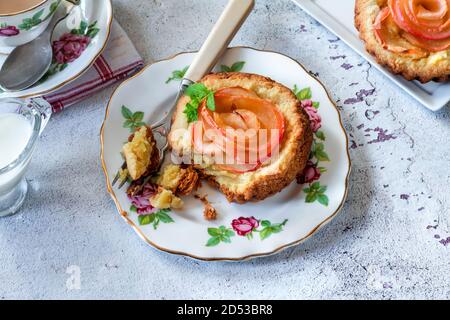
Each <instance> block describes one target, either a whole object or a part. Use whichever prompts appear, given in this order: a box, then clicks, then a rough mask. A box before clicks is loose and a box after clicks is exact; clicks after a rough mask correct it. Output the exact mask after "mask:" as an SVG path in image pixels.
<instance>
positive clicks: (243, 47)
mask: <svg viewBox="0 0 450 320" xmlns="http://www.w3.org/2000/svg"><path fill="white" fill-rule="evenodd" d="M230 49H251V50H255V51H259V52H268V53H275V54H279V55H282V56H284V57H286V58H288V59H290V60H292V61H294V62H295V63H297V64H298V65H299V66H300V67H301V68H302V69H303V70H304V71H305V72H306V73H307V74H308V75H309V76H310V77H311V78H313V79H314V80H315V81H317V83H318V84H319V85H320V86H321V87H322V88H323V89H324V90H325V92H326V94H327V97H328V100H330V102H331V104H332V105H333V107H334V109H335V110H336V113H337V115H338V119H339V124H340V126H341V129H342V131H343V133H344V136H345V146H346V154H347V160H348V168H347V170H348V171H347V176H346V178H345V191H344V196H343V197H342V201H341V203H340V204H339V206H338V207H337V209H336V210H335V211H334V212H333V214H331V215H330V216H329V217H328V218H326V219H325V220H324V221H322V222H321V223H319V224H318V225H317V226H316V227H314V228H313V229H312V230H311V232H310V233H308V234H307V235H306V236H305V237H303V238H301V239H299V240H296V241H293V242H291V243H288V244H285V245H283V246H281V247H278V248H277V249H275V250H272V251H270V252H263V253H255V254H251V255H247V256H244V257H240V258H206V257H199V256H195V255H192V254H189V253H186V252H181V251H174V250H170V249H167V248H163V247H161V246H159V245H157V244H155V243H154V242H152V241H151V240H150V239H148V238H147V237H146V236H145V234H144V233H143V232H142V230H141V229H140V228H139V227H138V226H137V225H136V224H135V223H134V222H133V221H132V220H130V219H129V218H128V213H127V212H126V211H124V210H123V209H122V206H121V205H120V203H119V200H118V199H117V197H116V195H115V193H114V191H113V189H112V186H111V182H110V181H109V175H108V170H107V169H106V164H105V159H104V150H103V149H104V137H103V134H104V128H105V124H106V120H107V119H108V115H109V107H110V106H111V101H112V98H113V97H114V96H115V94H116V92H117V91H118V90H119V89H120V88H122V86H123V85H125V83H127V82H129V81H131V80H132V79H134V78H137V77H139V76H140V75H141V74H142V73H144V72H145V71H146V70H147V69H148V68H149V67H151V66H152V65H154V64H157V63H160V62H164V61H170V60H173V59H175V58H176V57H178V56H179V55H182V54H189V53H196V52H197V51H186V52H180V53H177V54H175V55H173V56H171V57H169V58H166V59H162V60H158V61H155V62H153V63H150V64H148V65H146V66H145V67H144V68H143V69H142V70H140V71H139V72H138V73H136V74H135V75H134V76H132V77H130V78H128V79H127V80H125V81H124V82H122V83H121V84H120V85H119V86H118V87H117V88H116V89H115V90H114V91H113V93H112V95H111V97H110V99H109V101H108V105H107V106H106V111H105V118H104V120H103V124H102V127H101V129H100V144H101V150H100V158H101V161H102V169H103V173H104V174H105V178H106V187H107V190H108V193H109V194H110V196H111V197H112V199H113V201H114V203H115V205H116V208H117V210H118V212H119V214H120V215H121V216H122V218H123V219H124V220H125V222H127V223H128V224H129V225H130V226H131V227H132V228H133V229H134V231H135V232H136V233H137V234H138V235H139V236H140V237H141V238H142V240H144V241H145V242H146V243H147V244H149V245H150V246H152V247H154V248H156V249H158V250H160V251H163V252H166V253H170V254H174V255H180V256H186V257H190V258H193V259H196V260H201V261H244V260H249V259H253V258H258V257H266V256H271V255H274V254H277V253H279V252H281V251H283V250H284V249H287V248H290V247H294V246H296V245H299V244H301V243H302V242H304V241H306V240H307V239H308V238H310V237H311V236H312V235H313V234H315V233H316V232H317V231H318V230H320V229H321V228H322V227H324V226H325V225H326V224H328V223H329V222H330V221H331V220H332V219H333V218H334V217H335V216H336V215H337V214H338V213H339V211H341V209H342V207H343V206H344V203H345V201H346V199H347V195H348V184H349V178H350V172H351V160H350V152H349V142H348V136H347V133H346V131H345V129H344V126H343V124H342V117H341V114H340V113H339V110H338V108H337V106H336V103H335V102H334V101H333V99H331V96H330V93H329V92H328V90H327V89H326V87H325V86H324V85H323V84H322V82H321V81H320V80H319V79H318V78H317V77H316V76H314V75H312V74H310V73H309V72H308V70H307V69H306V68H305V67H304V66H303V65H302V64H301V63H300V62H298V61H297V60H295V59H293V58H291V57H289V56H288V55H285V54H283V53H279V52H276V51H271V50H261V49H256V48H252V47H247V46H236V47H230V48H228V50H230Z"/></svg>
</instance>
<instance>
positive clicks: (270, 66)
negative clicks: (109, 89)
mask: <svg viewBox="0 0 450 320" xmlns="http://www.w3.org/2000/svg"><path fill="white" fill-rule="evenodd" d="M194 54H195V53H183V54H179V55H177V56H176V57H174V58H171V59H168V60H164V61H161V62H157V63H154V64H152V65H149V66H148V67H146V68H145V69H144V70H143V71H142V72H141V73H139V74H138V75H136V76H135V77H133V78H131V79H129V80H127V81H125V82H124V83H123V84H122V85H121V86H120V87H119V88H118V89H117V90H116V91H115V92H114V94H113V95H112V97H111V100H110V102H109V104H108V107H107V110H106V116H105V120H104V123H103V126H102V130H101V145H102V152H101V158H102V165H103V170H104V172H105V175H106V183H107V187H108V192H109V193H110V194H111V196H112V198H113V199H114V201H115V204H116V206H117V209H118V210H119V212H120V213H121V215H122V216H123V218H124V219H125V220H126V221H127V222H128V223H129V224H130V226H131V227H133V228H134V230H135V231H136V232H137V233H138V234H139V235H140V236H141V237H142V238H143V239H144V240H145V241H146V242H147V243H149V244H150V245H152V246H154V247H156V248H158V249H160V250H163V251H166V252H170V253H174V254H181V255H186V256H190V257H192V258H196V259H201V260H210V261H211V260H242V259H249V258H253V257H257V256H264V255H270V254H273V253H276V252H279V251H280V250H282V249H284V248H287V247H289V246H292V245H296V244H298V243H300V242H302V241H304V240H305V239H306V238H308V237H310V236H311V235H312V234H313V233H315V232H316V231H317V230H318V229H319V228H320V227H322V226H323V225H325V224H326V223H327V222H329V221H330V220H331V219H332V218H333V217H334V216H335V215H336V214H337V212H338V211H339V210H340V209H341V207H342V205H343V203H344V200H345V197H346V194H347V187H348V186H347V184H348V176H349V173H350V159H349V154H348V140H347V136H346V133H345V131H344V129H343V126H342V123H341V119H340V116H339V112H338V110H337V109H336V107H335V105H334V103H333V102H332V101H331V99H330V97H329V95H328V93H327V91H326V90H325V88H324V87H323V86H322V84H321V83H320V82H319V81H318V80H317V79H315V78H313V77H312V76H311V75H310V74H309V73H308V72H307V71H305V69H304V68H303V67H302V66H301V65H300V64H299V63H298V62H296V61H295V60H293V59H291V58H289V57H287V56H284V55H281V54H279V53H275V52H266V51H258V50H255V49H251V48H242V47H239V48H231V49H228V51H227V52H226V53H225V55H224V56H223V58H222V59H221V61H220V62H219V63H218V66H221V65H226V66H232V65H233V64H234V63H235V62H239V61H244V62H245V65H244V67H243V69H242V72H249V73H256V74H261V75H264V76H268V77H270V78H272V79H274V80H276V81H278V82H280V83H282V84H284V85H286V86H287V87H289V88H293V87H294V86H295V85H297V86H298V87H299V88H310V89H311V91H310V92H311V94H312V100H313V101H317V102H319V103H320V106H319V108H318V113H319V114H320V117H321V118H322V127H321V129H320V131H319V133H317V135H316V137H315V140H316V142H317V148H316V149H317V150H322V151H319V152H318V153H317V156H318V157H319V158H321V160H322V161H320V163H319V165H318V167H322V171H326V172H324V173H322V174H321V176H320V179H319V180H318V181H314V182H311V185H312V184H314V186H312V187H311V186H310V185H299V184H297V183H296V182H295V183H292V184H291V185H290V186H289V187H288V188H286V189H285V190H283V191H282V192H281V193H279V194H277V195H275V196H273V197H271V198H268V199H266V200H264V201H262V202H258V203H248V204H245V205H239V204H229V203H228V202H227V201H226V199H225V196H224V195H222V194H221V193H219V192H218V191H216V190H213V189H212V188H210V187H208V186H205V185H204V186H203V187H202V188H201V189H200V190H199V192H198V193H199V194H201V195H203V194H207V195H208V199H209V200H210V201H211V202H212V203H213V206H214V207H215V208H216V209H217V211H218V213H219V217H218V220H216V221H214V222H208V221H206V220H204V218H203V205H202V204H201V202H200V201H199V200H197V199H194V198H193V197H187V198H185V199H184V200H185V207H184V209H183V210H182V211H172V212H170V213H168V216H169V217H170V218H168V217H167V216H161V217H159V218H158V219H155V220H154V221H153V222H155V221H156V220H158V221H159V224H157V225H156V228H154V225H153V223H152V224H149V225H144V226H141V225H140V222H139V219H138V215H137V213H135V212H133V211H132V210H131V202H130V201H129V200H128V198H127V195H126V192H125V190H118V189H117V188H116V187H112V186H111V181H112V179H113V177H114V175H115V173H116V171H117V169H118V168H119V167H120V166H121V164H122V162H123V160H122V157H121V154H120V151H121V148H122V146H123V143H124V142H125V141H126V140H127V137H128V136H129V134H130V132H129V130H128V129H125V128H124V127H123V125H124V122H125V119H124V116H123V114H122V112H121V111H122V106H126V107H128V108H129V109H130V110H131V112H133V113H134V112H138V111H142V112H144V114H145V116H144V118H143V120H144V121H146V122H148V123H154V122H156V121H157V120H158V119H159V118H160V117H161V116H162V114H163V113H164V112H167V108H169V107H170V106H171V104H172V103H173V99H174V97H175V93H176V91H177V88H178V83H177V82H176V81H172V82H170V83H169V84H166V80H167V79H168V78H169V77H170V76H171V75H172V72H173V71H175V70H182V69H184V68H185V67H186V66H188V65H189V64H190V63H191V61H192V60H193V57H194ZM216 70H218V68H216ZM308 92H309V91H308V90H304V91H303V93H302V95H303V97H304V98H308V95H309V94H308ZM322 134H323V135H324V136H322ZM319 137H321V138H322V139H324V140H321V139H319ZM327 157H328V158H329V160H330V161H324V160H326V158H327ZM314 161H316V159H314ZM316 178H318V177H317V176H316ZM325 187H326V190H325ZM306 188H309V189H310V190H309V191H310V193H311V191H312V190H311V189H314V190H317V191H318V193H317V194H316V196H314V195H313V194H310V196H309V197H310V198H311V199H310V200H315V201H314V202H313V203H306V197H307V194H306V193H305V191H304V189H306ZM124 189H126V188H124ZM314 198H316V199H314ZM319 200H320V201H321V202H322V203H323V204H321V203H319ZM327 202H328V203H327ZM324 204H327V205H324ZM240 217H243V218H250V217H254V218H255V219H256V220H258V224H259V226H258V227H257V228H255V230H253V232H252V233H251V235H247V236H240V235H239V234H238V233H237V230H241V229H236V230H233V227H232V223H233V220H235V219H238V218H240ZM152 220H153V219H152ZM248 221H249V220H247V222H248ZM252 221H253V222H255V221H254V220H252ZM242 222H244V223H245V222H246V220H245V219H244V220H242ZM235 224H236V221H235ZM208 229H209V230H208ZM220 235H222V237H220ZM262 238H264V239H263V240H262ZM208 243H209V246H208V245H207V244H208Z"/></svg>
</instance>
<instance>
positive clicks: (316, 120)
mask: <svg viewBox="0 0 450 320" xmlns="http://www.w3.org/2000/svg"><path fill="white" fill-rule="evenodd" d="M301 103H302V107H303V109H304V110H305V111H306V113H307V114H308V116H309V120H310V121H311V129H312V131H313V132H317V131H319V129H320V128H321V127H322V118H321V117H320V115H319V113H318V112H317V109H316V108H314V106H313V102H312V101H311V100H303V101H302V102H301Z"/></svg>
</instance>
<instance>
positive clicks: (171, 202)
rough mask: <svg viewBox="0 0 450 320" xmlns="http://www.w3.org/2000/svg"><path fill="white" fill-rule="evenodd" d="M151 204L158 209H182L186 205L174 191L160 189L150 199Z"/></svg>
mask: <svg viewBox="0 0 450 320" xmlns="http://www.w3.org/2000/svg"><path fill="white" fill-rule="evenodd" d="M150 204H151V205H152V206H153V207H155V208H157V209H171V208H173V209H181V208H182V207H183V204H184V203H183V200H181V199H180V198H178V197H177V196H175V195H174V194H173V193H172V191H170V190H167V189H164V188H162V187H159V188H158V192H157V193H156V194H155V195H154V196H152V197H151V198H150Z"/></svg>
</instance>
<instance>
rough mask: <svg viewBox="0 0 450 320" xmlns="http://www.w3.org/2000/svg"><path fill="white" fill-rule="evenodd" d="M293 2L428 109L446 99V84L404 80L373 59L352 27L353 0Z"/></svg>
mask: <svg viewBox="0 0 450 320" xmlns="http://www.w3.org/2000/svg"><path fill="white" fill-rule="evenodd" d="M293 1H294V2H295V3H297V4H298V5H299V6H300V8H302V9H303V10H305V11H306V12H307V13H308V14H309V15H311V16H312V17H313V18H314V19H316V20H317V21H319V22H320V23H321V24H322V25H324V26H325V27H326V28H327V29H329V30H330V31H331V32H333V33H334V34H336V35H337V36H338V37H339V38H341V40H342V41H344V42H345V43H346V44H347V45H349V46H350V47H351V48H353V49H354V50H355V51H356V52H358V53H359V54H360V55H361V56H363V57H364V58H365V59H366V60H367V61H369V62H370V63H371V64H372V65H373V66H375V67H376V68H377V69H378V70H380V71H381V72H382V73H383V74H384V75H385V76H386V77H388V78H389V79H391V80H392V81H393V82H395V83H396V84H397V85H398V86H399V87H400V88H402V89H403V90H405V91H406V92H408V93H409V94H410V95H411V96H412V97H414V98H415V99H416V100H417V101H419V102H420V103H422V104H423V105H424V106H425V107H427V108H428V109H430V110H432V111H437V110H439V109H441V108H442V107H444V106H445V105H446V104H447V103H448V102H449V101H450V83H436V82H430V83H427V84H425V85H424V84H421V83H420V82H418V81H407V80H405V79H404V78H403V77H401V76H396V75H394V74H392V73H391V72H390V71H389V70H388V69H386V68H384V67H382V66H381V65H379V64H378V63H377V62H376V61H375V59H374V58H373V57H372V56H371V55H370V54H369V53H368V52H367V51H366V49H365V47H364V43H363V42H362V41H361V40H360V39H359V35H358V31H357V30H356V28H355V26H354V12H355V0H339V1H337V0H293Z"/></svg>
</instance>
